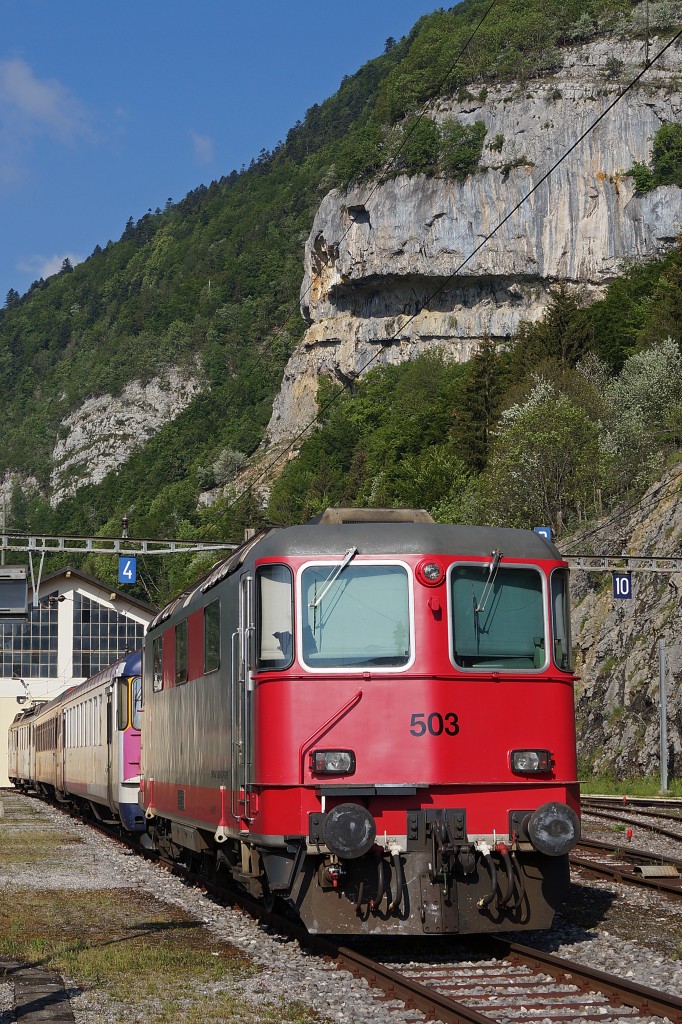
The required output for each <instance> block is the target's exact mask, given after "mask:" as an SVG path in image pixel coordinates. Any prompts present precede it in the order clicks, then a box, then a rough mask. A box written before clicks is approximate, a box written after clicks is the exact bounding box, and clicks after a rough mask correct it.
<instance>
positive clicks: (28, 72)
mask: <svg viewBox="0 0 682 1024" xmlns="http://www.w3.org/2000/svg"><path fill="white" fill-rule="evenodd" d="M438 6H439V4H438V3H437V2H434V0H343V3H340V4H332V3H325V2H324V0H288V2H287V0H251V2H249V3H245V2H243V0H198V2H197V3H193V4H190V3H187V2H186V0H185V2H180V0H61V2H58V0H0V16H1V22H0V23H1V24H2V34H1V36H0V306H2V305H3V304H4V301H5V296H6V294H7V291H8V290H9V289H10V288H15V289H16V290H17V291H18V292H20V293H23V292H25V291H26V289H27V288H28V287H29V285H30V284H31V282H32V281H34V280H36V279H37V278H39V277H47V276H48V275H49V274H50V273H54V272H55V271H57V270H58V269H59V268H60V266H61V264H62V260H63V259H64V257H66V256H68V257H69V258H70V259H71V260H72V262H73V263H76V262H78V261H80V260H82V259H85V258H86V257H87V256H88V255H89V254H90V253H91V252H92V250H93V249H94V247H95V245H97V244H100V245H105V244H106V242H107V241H108V240H109V239H113V240H116V239H118V238H119V237H120V235H121V233H122V231H123V229H124V227H125V223H126V221H127V219H128V217H130V216H132V217H134V218H135V219H137V218H138V217H140V216H142V215H143V214H144V213H146V211H147V210H148V209H149V208H151V209H155V208H156V207H157V206H161V207H163V206H164V205H165V203H166V200H167V199H168V198H171V199H173V200H174V201H177V200H180V199H182V197H183V196H184V195H186V194H187V192H189V191H190V190H191V189H193V188H196V186H197V185H199V184H201V183H202V182H203V183H206V184H207V183H208V182H210V181H211V180H212V179H214V178H219V177H220V176H221V175H223V174H228V173H229V172H230V171H231V170H232V169H233V168H237V169H239V168H240V167H241V166H242V164H247V165H248V163H249V161H250V160H251V158H252V157H253V156H257V155H258V153H259V152H260V150H261V149H262V148H265V149H270V148H272V147H274V146H275V145H276V144H277V142H278V140H280V139H284V138H285V136H286V133H287V131H288V130H289V128H290V127H291V126H292V125H293V124H295V122H296V121H297V120H299V119H302V118H303V116H304V114H305V111H306V110H307V109H308V107H310V106H312V104H313V103H319V102H321V101H322V100H324V99H326V97H327V96H329V95H331V94H332V93H333V92H335V90H336V89H337V88H338V86H339V83H340V81H341V79H342V77H343V76H344V75H345V74H353V72H355V71H356V70H357V69H358V68H359V67H360V66H361V65H362V64H364V63H365V62H366V61H368V60H370V59H371V58H372V57H375V56H377V55H378V54H380V53H382V52H383V49H384V43H385V40H386V39H387V38H388V37H389V36H394V37H395V38H396V39H399V38H400V37H401V36H403V35H404V34H405V33H407V32H408V31H409V30H410V28H411V27H412V25H413V24H414V23H415V21H417V19H418V18H420V17H421V16H422V15H423V14H426V13H428V12H430V11H432V10H434V9H435V8H436V7H438Z"/></svg>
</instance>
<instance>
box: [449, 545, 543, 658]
mask: <svg viewBox="0 0 682 1024" xmlns="http://www.w3.org/2000/svg"><path fill="white" fill-rule="evenodd" d="M450 588H451V599H452V600H451V608H452V623H451V624H452V650H453V658H454V662H455V664H456V665H458V666H459V667H460V668H464V669H467V668H468V669H474V670H480V669H486V670H487V669H495V670H502V671H505V670H506V671H508V672H515V671H516V672H519V671H520V672H523V671H526V670H528V669H531V670H532V669H536V670H537V669H541V668H544V667H545V666H546V664H547V652H546V645H545V614H544V608H545V604H544V600H543V586H542V576H541V574H540V573H539V572H537V571H536V570H535V569H530V568H521V567H519V568H504V567H501V566H499V564H498V565H494V563H488V562H485V563H482V564H480V565H476V566H473V565H458V566H455V567H454V568H453V570H452V575H451V579H450Z"/></svg>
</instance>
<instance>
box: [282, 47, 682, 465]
mask: <svg viewBox="0 0 682 1024" xmlns="http://www.w3.org/2000/svg"><path fill="white" fill-rule="evenodd" d="M663 45H664V44H663V43H660V42H657V41H654V42H653V44H652V45H651V47H650V53H651V55H655V54H656V53H657V52H658V50H659V49H661V48H662V46H663ZM614 59H615V61H616V62H618V61H622V70H621V71H620V72H619V74H618V80H617V81H614V80H611V79H609V78H608V77H607V76H608V74H609V73H612V69H613V67H614ZM615 66H618V65H617V64H616V65H615ZM642 66H643V53H642V44H641V42H640V41H617V40H614V39H602V40H599V41H597V42H593V43H591V44H589V45H585V46H582V47H577V48H571V49H567V50H565V51H564V66H563V69H562V70H561V71H560V72H558V73H557V74H556V75H554V76H552V77H551V78H550V77H548V78H546V79H540V80H534V81H532V82H531V83H529V85H528V86H527V88H526V87H524V88H520V87H519V86H518V85H505V86H499V87H496V88H493V89H489V90H488V91H487V93H485V91H482V92H480V96H481V97H482V98H480V99H468V100H465V101H463V102H456V101H455V100H450V101H447V100H439V101H438V103H437V104H436V105H435V106H434V108H433V109H432V110H431V111H430V116H432V117H433V118H434V119H435V120H437V121H441V120H443V119H444V118H446V117H456V118H457V119H459V120H460V121H461V122H463V123H465V124H473V123H474V122H475V121H479V120H480V121H483V122H484V123H485V125H486V129H487V135H486V145H484V150H483V157H482V161H481V163H482V165H483V164H485V165H486V166H485V169H481V170H480V171H478V172H477V173H476V174H474V175H471V176H469V177H468V178H467V179H466V180H465V181H464V182H462V183H458V182H455V181H450V180H445V179H442V178H435V177H434V178H428V177H424V176H421V175H420V176H415V177H405V176H402V177H397V178H394V179H392V180H388V181H385V182H383V183H377V182H374V183H372V182H370V183H367V184H363V185H358V186H356V187H353V188H351V189H350V190H349V191H348V192H339V191H337V190H335V191H332V192H330V193H329V194H328V195H327V196H326V197H325V199H324V200H323V202H322V204H321V206H320V208H319V210H318V213H317V215H316V217H315V222H314V224H313V228H312V231H311V233H310V236H309V238H308V242H307V245H306V252H305V276H304V280H303V284H302V288H301V309H302V312H303V315H304V317H306V319H307V320H308V321H309V323H310V327H309V329H308V331H307V332H306V334H305V336H304V338H303V340H302V342H301V344H300V345H299V347H298V348H297V350H296V351H295V352H294V354H293V355H292V357H291V360H290V362H289V364H288V366H287V368H286V371H285V374H284V380H283V383H282V388H281V391H280V394H279V396H278V397H277V399H276V401H275V404H274V408H273V415H272V418H271V420H270V424H269V427H268V438H267V443H268V444H269V445H272V446H275V447H276V446H278V445H282V444H283V443H286V442H287V441H288V440H290V439H291V438H293V437H295V436H296V435H297V434H298V433H299V431H300V429H301V427H302V426H304V425H305V424H306V423H307V422H309V421H310V420H311V419H312V418H313V417H314V415H315V413H316V409H317V406H316V398H315V396H316V390H317V378H318V376H319V375H320V374H326V375H328V376H330V377H332V378H335V379H337V380H339V381H340V382H346V381H347V380H348V379H349V378H353V377H355V376H357V375H361V374H362V373H363V372H365V371H366V370H368V369H371V368H373V367H376V366H377V365H380V364H382V363H395V362H401V361H403V360H406V359H411V358H413V357H414V356H416V355H418V354H419V353H421V352H423V351H424V350H425V349H428V348H431V347H433V346H439V347H441V348H442V349H443V350H444V351H445V353H446V354H447V355H448V357H449V358H452V359H456V360H458V361H463V360H466V359H468V358H469V357H470V356H471V354H472V353H473V352H474V351H475V349H476V347H477V345H478V344H479V343H480V341H481V340H482V339H483V338H484V337H485V336H486V335H489V336H490V337H492V338H493V339H495V340H497V341H500V342H504V340H505V339H506V338H507V337H508V336H510V335H512V334H513V333H514V332H515V330H516V329H517V327H518V325H519V323H520V322H521V321H522V320H530V321H533V320H536V319H538V318H539V317H540V316H541V315H542V312H543V310H544V308H545V307H546V304H547V301H548V297H549V294H550V289H551V288H552V287H553V286H555V285H557V284H558V283H559V282H564V283H566V284H568V285H569V286H572V287H575V288H578V289H580V290H581V291H582V292H583V293H586V294H587V296H590V295H592V296H597V295H599V294H600V293H601V291H602V290H603V287H604V285H605V284H606V283H607V282H608V281H609V280H610V279H612V278H613V277H614V276H615V275H616V274H617V273H618V272H619V270H620V269H621V268H622V265H623V262H624V261H625V260H628V259H634V260H641V259H643V258H645V257H647V256H654V255H660V254H662V253H663V252H664V251H665V250H666V249H667V248H668V247H669V246H670V245H671V244H673V243H674V242H675V239H676V238H677V236H678V235H679V234H680V228H681V225H682V190H680V189H679V188H677V187H674V186H667V187H661V188H658V189H656V190H654V191H653V192H650V193H648V194H646V195H644V196H635V195H634V186H633V182H632V179H631V178H629V177H627V176H626V175H625V173H624V172H626V171H627V170H628V169H629V168H631V167H632V165H633V164H634V163H635V162H636V161H640V162H643V163H647V162H648V161H649V159H650V155H651V143H652V137H653V135H654V134H655V132H656V131H657V129H658V128H659V127H660V126H661V124H662V123H664V122H669V121H680V120H682V117H681V114H682V87H681V86H680V80H679V79H678V78H677V77H676V76H677V74H678V73H680V72H682V52H681V51H680V50H679V49H676V48H674V47H671V48H670V49H669V50H668V51H667V52H666V53H665V54H664V56H663V57H662V58H661V59H660V61H657V62H656V63H655V65H654V66H653V67H651V68H649V69H648V70H647V71H646V73H645V74H644V75H643V77H642V79H641V81H640V82H639V83H638V85H637V86H636V87H633V88H632V89H630V90H629V91H628V92H627V93H626V95H624V96H623V97H622V98H621V99H620V100H619V101H618V102H616V103H615V105H613V107H612V109H610V110H608V108H609V106H610V105H611V104H614V100H616V98H617V96H618V94H619V93H620V91H621V89H622V88H623V85H624V84H626V83H628V82H630V81H631V80H632V79H633V78H634V77H635V75H636V74H637V73H638V72H639V71H641V70H642ZM478 90H479V87H473V86H472V87H471V91H472V92H473V91H477V92H478ZM601 115H603V118H602V119H601V120H600V121H599V123H598V124H596V126H595V127H594V129H593V130H591V131H589V132H588V133H587V134H586V136H585V138H584V139H583V141H581V142H579V143H578V145H577V146H575V148H573V149H571V147H573V146H574V144H575V143H576V141H577V140H578V139H580V137H581V136H582V135H583V133H585V132H587V130H588V129H589V128H590V126H591V125H592V124H593V123H594V122H596V121H597V120H598V119H599V118H600V116H601ZM565 154H567V155H566V156H565V159H562V158H563V157H564V155H565ZM553 167H554V170H552V173H551V175H550V176H549V178H547V180H543V179H544V178H545V175H546V174H547V172H548V171H549V170H550V169H552V168H553ZM533 189H534V191H532V194H531V195H530V196H529V198H528V199H527V200H526V199H525V197H526V196H528V194H529V193H530V192H531V190H533ZM524 200H525V201H524ZM489 236H490V237H489Z"/></svg>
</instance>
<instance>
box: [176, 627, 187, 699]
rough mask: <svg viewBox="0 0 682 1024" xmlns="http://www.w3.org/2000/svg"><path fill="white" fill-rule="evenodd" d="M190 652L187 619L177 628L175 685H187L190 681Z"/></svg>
mask: <svg viewBox="0 0 682 1024" xmlns="http://www.w3.org/2000/svg"><path fill="white" fill-rule="evenodd" d="M188 652H189V644H188V638H187V619H183V620H182V622H178V624H177V626H176V627H175V683H176V686H179V685H180V683H186V682H187V679H188V672H187V669H188V665H189V661H188Z"/></svg>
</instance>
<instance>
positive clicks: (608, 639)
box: [561, 464, 682, 778]
mask: <svg viewBox="0 0 682 1024" xmlns="http://www.w3.org/2000/svg"><path fill="white" fill-rule="evenodd" d="M681 491H682V464H678V465H677V466H676V467H675V468H674V469H673V470H671V471H670V472H669V473H667V474H666V476H664V477H663V479H662V480H661V481H659V482H658V483H657V484H655V485H654V486H652V487H651V488H650V489H649V491H648V492H647V494H645V496H644V497H643V498H642V501H641V502H640V503H639V504H638V505H637V506H636V508H634V509H626V510H625V511H624V512H623V513H622V514H619V513H618V512H615V513H613V514H611V515H610V516H608V517H607V519H606V520H604V521H603V522H602V523H601V524H598V525H597V528H596V529H594V528H592V529H590V531H589V534H586V535H585V536H583V537H580V536H576V537H573V538H571V539H570V540H567V541H565V542H564V543H562V545H561V547H562V551H564V552H565V553H570V552H575V553H597V554H609V555H618V554H620V553H621V552H627V553H628V554H629V555H643V556H646V555H652V554H656V555H657V556H658V557H659V558H660V559H663V558H664V557H669V558H671V559H680V560H681V561H682V502H680V492H681ZM659 568H661V569H664V568H665V569H668V570H670V569H674V568H675V565H674V563H673V564H672V565H666V563H665V562H664V561H662V562H660V563H659ZM571 580H572V597H573V639H574V645H575V650H576V654H577V669H576V670H577V673H578V675H579V676H581V677H582V682H581V683H579V684H578V691H577V696H578V700H577V713H578V748H579V751H580V753H581V754H582V755H583V757H584V759H585V761H586V762H589V763H590V764H591V766H592V769H593V770H594V771H595V772H599V771H611V770H615V772H616V774H617V775H620V776H629V777H632V776H633V775H639V774H645V773H653V774H656V773H658V771H659V653H658V649H659V640H663V641H664V642H665V648H666V663H667V672H666V687H667V696H668V700H667V703H668V716H667V719H668V722H667V724H668V770H669V775H670V777H673V775H674V776H675V777H677V778H679V776H680V772H681V771H682V643H681V642H680V638H681V637H682V602H681V601H680V596H681V595H682V572H679V571H677V572H676V571H665V572H662V571H661V572H654V571H651V570H650V569H647V570H646V571H634V572H633V573H632V598H631V599H629V600H623V599H614V597H613V590H612V579H611V573H610V572H601V573H597V572H592V573H585V572H580V571H574V572H573V573H572V577H571Z"/></svg>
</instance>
